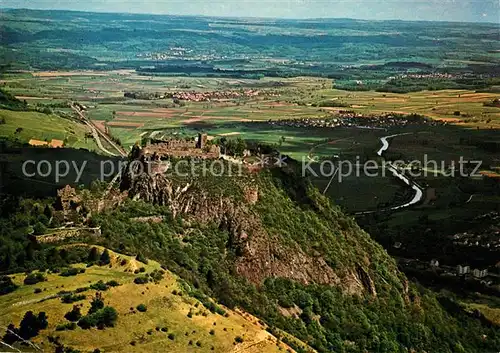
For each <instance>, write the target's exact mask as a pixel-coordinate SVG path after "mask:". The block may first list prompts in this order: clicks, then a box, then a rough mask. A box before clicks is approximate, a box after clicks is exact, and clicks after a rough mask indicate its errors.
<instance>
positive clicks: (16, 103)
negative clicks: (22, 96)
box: [0, 88, 28, 110]
mask: <svg viewBox="0 0 500 353" xmlns="http://www.w3.org/2000/svg"><path fill="white" fill-rule="evenodd" d="M0 109H9V110H28V104H27V103H26V101H20V100H19V99H17V98H16V97H14V96H13V95H12V94H10V93H9V92H6V91H4V90H3V89H1V88H0Z"/></svg>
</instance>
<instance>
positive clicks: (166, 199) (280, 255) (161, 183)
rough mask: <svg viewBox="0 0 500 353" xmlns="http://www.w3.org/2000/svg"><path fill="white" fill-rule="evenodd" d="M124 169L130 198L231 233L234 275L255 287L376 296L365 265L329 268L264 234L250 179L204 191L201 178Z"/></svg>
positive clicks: (307, 252)
mask: <svg viewBox="0 0 500 353" xmlns="http://www.w3.org/2000/svg"><path fill="white" fill-rule="evenodd" d="M131 175H132V173H131V172H130V171H127V170H126V171H124V173H123V176H122V184H121V187H122V189H126V190H128V193H129V196H130V197H132V198H134V199H142V200H144V201H147V202H152V203H155V204H159V205H166V206H168V207H169V208H170V209H171V211H172V213H173V215H174V216H181V217H182V218H184V219H186V220H188V221H189V220H190V221H196V222H200V223H209V222H215V223H216V224H217V225H218V227H219V228H220V229H223V230H226V231H227V232H228V233H229V234H230V241H229V244H227V246H228V247H229V248H231V250H233V252H234V253H235V254H237V259H236V261H235V263H234V266H235V268H236V271H237V273H239V274H240V275H242V276H244V277H246V278H247V279H248V280H250V281H251V282H253V283H255V284H257V285H259V284H261V283H262V282H263V281H264V280H265V279H266V278H269V277H283V278H287V279H291V280H294V281H298V282H301V283H303V284H310V283H317V284H326V285H335V286H339V287H341V288H342V290H343V291H344V293H347V294H363V293H365V294H371V295H376V294H377V292H376V288H375V285H374V282H373V280H372V278H371V275H370V272H369V270H368V269H367V268H366V267H367V266H366V264H367V263H369V261H368V262H367V261H359V263H358V264H357V265H356V266H354V267H352V268H349V269H347V270H346V269H342V270H338V269H337V270H334V269H333V268H332V267H331V266H330V265H329V264H328V262H327V261H326V260H325V258H324V256H323V254H322V253H321V252H318V251H310V249H306V248H304V247H303V246H300V245H299V244H298V243H297V242H293V241H287V242H284V241H283V239H281V237H280V235H279V234H275V233H272V232H269V231H268V230H267V229H266V227H265V225H264V224H263V222H262V215H261V214H259V213H258V211H257V210H256V209H255V208H254V207H253V206H254V205H256V204H257V205H258V203H259V194H260V192H261V190H259V186H258V183H255V180H252V179H251V178H247V179H245V178H242V179H240V180H237V181H236V180H235V179H234V178H233V179H228V180H227V181H225V182H224V183H223V184H225V186H226V187H229V184H230V186H231V187H232V188H236V191H232V193H230V194H228V193H224V192H218V191H213V190H209V188H208V187H207V185H206V184H205V183H204V181H203V180H202V179H199V178H198V179H190V180H187V179H186V180H181V181H180V180H174V179H173V178H170V177H167V176H165V175H164V174H156V175H151V174H146V173H145V174H141V175H140V176H138V177H131Z"/></svg>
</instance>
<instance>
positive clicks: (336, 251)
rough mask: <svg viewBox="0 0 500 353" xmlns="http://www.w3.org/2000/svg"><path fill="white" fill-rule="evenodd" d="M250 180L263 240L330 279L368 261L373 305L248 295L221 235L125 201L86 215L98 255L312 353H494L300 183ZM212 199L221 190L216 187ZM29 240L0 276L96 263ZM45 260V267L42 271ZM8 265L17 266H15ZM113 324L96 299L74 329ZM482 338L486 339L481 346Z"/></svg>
mask: <svg viewBox="0 0 500 353" xmlns="http://www.w3.org/2000/svg"><path fill="white" fill-rule="evenodd" d="M254 178H255V180H254V182H255V183H257V184H258V186H259V189H260V190H265V192H263V193H261V195H260V199H259V202H257V203H256V204H255V205H254V206H252V210H253V212H254V216H255V217H257V218H258V219H260V221H261V222H262V224H263V226H264V227H265V229H267V231H268V232H269V233H270V234H272V235H275V236H279V237H280V241H281V242H283V244H299V245H300V247H301V248H302V249H304V251H306V252H308V253H314V252H320V253H321V254H322V256H324V258H325V260H326V261H327V263H328V265H329V266H330V267H332V268H333V269H334V270H335V271H336V272H338V273H342V271H347V270H349V269H352V268H355V266H356V265H357V264H358V261H359V259H360V258H362V257H363V256H365V254H366V253H369V254H370V258H371V264H370V268H369V269H368V271H369V272H370V275H371V277H372V278H373V280H374V285H375V287H376V291H377V296H376V297H374V296H372V295H369V294H368V293H365V294H362V295H360V296H357V295H347V294H345V293H343V291H342V288H339V287H335V286H325V285H316V284H309V285H304V284H299V283H296V282H293V281H290V280H285V279H280V278H274V279H272V278H270V279H267V280H266V281H265V282H264V283H263V285H262V286H260V287H256V286H255V285H253V284H251V283H249V282H248V281H247V280H246V279H244V278H242V277H241V276H239V275H237V274H236V271H235V268H234V263H235V260H236V259H237V258H238V257H239V256H240V253H239V250H238V247H237V246H235V244H234V243H233V238H232V233H231V232H230V231H229V230H228V229H227V228H226V227H220V225H218V224H214V223H208V224H198V223H196V222H192V221H191V222H189V223H187V222H186V221H185V220H184V219H182V218H181V217H172V215H171V213H170V212H169V210H168V208H167V207H165V206H155V205H152V204H148V203H144V202H141V201H131V200H129V201H127V202H125V203H124V204H123V205H122V206H120V207H119V208H117V209H116V210H113V211H109V212H105V213H101V214H96V215H94V217H93V218H92V221H91V222H92V225H98V226H100V227H101V230H102V237H101V238H100V240H99V245H103V246H105V247H109V248H111V249H113V250H116V251H118V252H122V253H125V254H128V255H132V256H136V255H138V254H141V256H140V257H144V258H152V259H155V260H157V261H159V262H160V263H162V264H163V266H165V267H166V268H168V269H169V270H171V271H174V272H175V273H176V274H178V275H179V276H180V277H181V278H182V280H183V283H184V287H185V288H186V290H187V291H189V292H190V293H191V294H192V295H194V296H195V297H197V298H200V300H201V301H202V303H204V305H205V306H206V307H207V308H211V309H210V310H213V311H214V312H218V308H219V307H218V306H217V304H215V303H213V302H212V301H211V300H209V299H208V298H209V297H212V298H215V299H217V300H218V301H219V302H220V303H222V304H224V305H227V306H229V307H234V306H240V307H243V308H245V309H246V310H248V311H250V312H251V313H253V314H255V315H257V316H258V317H260V318H262V319H263V320H264V321H266V322H267V323H268V324H269V325H270V330H271V331H273V332H274V331H276V332H279V331H277V330H278V329H281V330H285V331H287V332H289V333H291V334H293V335H295V336H297V337H298V338H300V339H301V340H303V341H304V342H306V343H308V344H309V345H311V346H312V347H314V348H316V349H317V350H318V351H319V352H328V351H332V350H333V351H339V352H366V351H370V352H372V351H373V352H406V349H407V348H414V349H417V350H420V351H423V350H426V351H433V350H435V348H436V347H439V349H440V352H441V351H442V352H460V351H461V350H460V349H462V351H465V352H479V351H487V350H488V349H489V350H491V349H493V348H496V347H498V346H499V344H500V342H499V339H500V334H499V329H498V328H497V327H490V326H488V325H487V324H485V323H484V322H481V321H479V320H477V319H475V318H473V317H470V316H468V315H467V314H466V313H465V312H464V311H463V310H462V309H461V308H460V307H459V306H456V305H455V306H451V305H447V306H443V305H442V300H441V299H440V298H438V297H437V296H436V295H435V294H433V293H431V292H429V291H427V290H426V289H424V288H422V287H418V286H415V285H413V284H410V285H409V286H408V288H407V289H406V288H405V283H406V279H405V278H404V277H403V276H402V275H401V274H399V273H398V272H397V269H396V266H395V263H394V261H393V260H392V259H391V258H390V257H388V256H387V254H386V253H385V251H384V250H383V249H382V248H381V247H380V246H378V245H376V244H375V243H374V242H373V241H372V240H371V239H370V237H369V236H368V235H367V234H365V233H363V232H362V231H361V230H360V229H359V228H358V227H357V225H356V224H355V222H354V221H353V220H352V219H351V218H349V217H346V216H345V215H343V214H342V213H341V212H340V210H339V209H338V208H336V207H334V206H333V205H332V204H331V203H330V202H329V201H328V200H327V199H326V198H324V197H323V196H321V195H319V193H318V191H317V190H315V189H313V188H310V187H309V184H308V182H307V181H305V180H303V179H297V178H296V177H295V176H294V175H293V174H288V173H283V172H280V171H275V172H272V173H271V172H265V173H261V174H260V175H258V176H254ZM236 183H237V182H236V181H229V180H225V181H224V183H223V184H224V190H225V192H226V194H227V195H233V196H234V200H235V202H240V201H241V196H240V195H239V194H238V192H237V190H238V188H239V186H237V185H236ZM212 189H213V190H222V189H219V186H217V185H215V186H212ZM37 204H38V203H37V202H35V201H33V200H23V201H22V202H20V204H19V206H18V207H16V208H15V210H21V209H22V210H23V213H18V212H15V210H14V211H12V213H11V214H10V216H9V217H8V218H6V219H3V220H2V222H4V223H3V224H5V226H6V229H9V230H10V231H11V232H14V233H15V230H16V229H17V228H16V226H15V225H16V224H19V222H20V221H21V220H23V222H24V223H21V224H24V227H27V226H29V224H30V222H32V221H33V220H37V214H38V213H37V212H42V213H43V210H44V208H45V207H41V206H40V207H39V206H35V205H37ZM34 209H35V210H39V211H37V212H34ZM27 210H28V212H26V211H27ZM152 215H155V216H157V215H163V216H165V220H164V221H163V222H161V223H152V222H151V223H144V222H134V221H133V220H132V219H133V218H136V217H142V216H152ZM25 217H26V218H25ZM29 238H30V234H29V232H27V233H26V232H20V233H18V234H17V236H16V237H14V238H9V239H8V241H9V243H8V244H1V245H2V246H8V247H9V249H10V248H12V249H17V250H15V251H13V252H12V254H14V255H15V257H14V261H11V262H10V263H9V264H10V266H9V267H4V268H3V270H4V271H5V270H20V269H21V268H22V269H24V268H25V267H26V268H32V269H34V268H36V266H40V267H42V268H48V267H52V266H53V265H52V262H55V264H58V266H62V265H61V264H66V263H68V262H71V261H82V262H85V261H89V262H94V261H95V259H100V258H101V257H102V254H100V253H99V251H98V250H97V248H93V247H87V248H86V249H85V250H83V249H79V248H78V247H75V250H74V251H75V253H74V254H73V253H61V251H62V250H58V249H56V248H55V247H50V246H48V245H46V246H40V245H39V244H36V243H35V244H34V245H36V247H34V248H33V250H32V252H31V258H30V259H28V258H27V256H26V252H25V248H26V245H27V244H30V241H29ZM4 239H7V238H6V237H4V238H2V241H4ZM19 243H20V244H21V246H18V244H19ZM22 244H24V246H23V245H22ZM4 248H5V247H4ZM103 253H104V252H103ZM46 254H50V255H51V256H53V257H54V259H53V260H52V259H51V260H50V262H49V261H48V260H47V259H48V257H46ZM0 256H5V255H4V253H1V255H0ZM108 256H109V253H108ZM17 257H19V258H20V259H22V260H23V262H17V261H16V258H17ZM64 259H66V260H64ZM48 262H49V263H51V266H49V265H48V264H47V263H48ZM2 264H3V263H2ZM23 266H25V267H23ZM159 276H161V272H159V271H158V273H157V274H156V273H155V274H153V273H151V274H147V275H141V276H139V277H137V278H136V279H140V278H143V282H140V283H146V282H148V281H153V280H155V278H157V277H159ZM280 307H281V308H292V309H293V312H295V313H296V316H294V315H291V316H284V315H282V313H281V312H280V310H281V309H280ZM221 314H223V311H222V312H221ZM116 318H117V316H116V311H114V310H113V309H112V308H108V307H105V305H104V302H103V301H102V298H94V299H93V300H92V302H91V309H90V310H89V312H88V314H87V315H85V316H83V317H82V318H80V320H79V321H78V325H79V326H81V327H83V328H90V327H105V326H110V325H113V323H114V322H115V320H116ZM483 334H484V335H486V336H487V337H488V339H486V340H484V339H482V338H481V337H482V335H483Z"/></svg>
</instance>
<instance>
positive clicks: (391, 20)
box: [0, 6, 500, 27]
mask: <svg viewBox="0 0 500 353" xmlns="http://www.w3.org/2000/svg"><path fill="white" fill-rule="evenodd" d="M2 10H28V11H58V12H76V13H96V14H115V15H145V16H170V17H204V18H221V19H222V18H227V19H255V20H278V21H279V20H293V21H311V20H350V21H367V22H414V23H418V22H426V23H433V22H435V23H464V24H488V25H496V26H497V27H500V22H488V21H472V22H471V21H458V20H455V21H451V20H406V19H383V20H376V19H366V18H354V17H274V16H229V15H220V16H213V15H203V14H168V13H151V12H127V11H123V12H118V11H112V10H74V9H44V8H29V7H1V6H0V11H2Z"/></svg>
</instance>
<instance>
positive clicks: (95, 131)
mask: <svg viewBox="0 0 500 353" xmlns="http://www.w3.org/2000/svg"><path fill="white" fill-rule="evenodd" d="M71 108H72V109H73V110H74V111H75V112H76V113H77V114H78V116H79V117H80V119H81V121H82V122H83V123H85V124H86V125H87V126H88V127H89V128H90V131H91V132H92V136H93V137H94V140H95V141H96V143H97V146H98V147H99V149H100V150H101V151H103V152H104V153H106V154H109V155H110V156H122V157H126V156H127V153H126V152H125V151H124V150H123V149H122V148H120V147H118V146H117V145H116V144H115V143H114V142H113V141H111V139H110V138H109V137H108V136H106V134H104V133H103V132H102V131H100V130H98V129H97V128H96V127H95V126H94V124H92V122H91V121H89V120H88V119H87V117H86V116H85V114H83V112H82V111H81V110H80V109H79V108H78V107H76V106H74V105H71ZM100 136H102V137H103V138H104V139H105V140H106V141H107V142H108V143H109V144H110V145H111V146H113V147H114V148H115V150H116V151H118V153H119V154H116V153H113V152H110V151H109V150H108V149H106V148H105V147H104V146H103V144H102V142H101V139H100Z"/></svg>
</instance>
